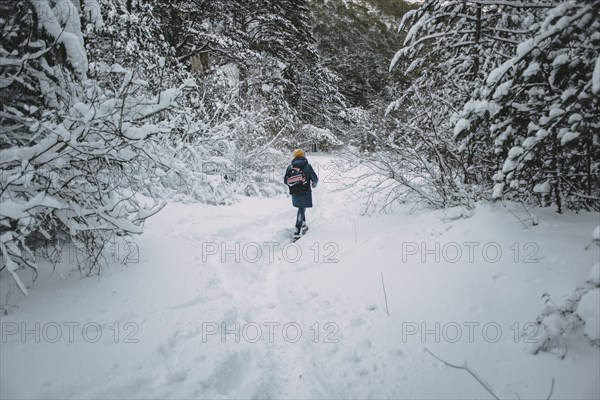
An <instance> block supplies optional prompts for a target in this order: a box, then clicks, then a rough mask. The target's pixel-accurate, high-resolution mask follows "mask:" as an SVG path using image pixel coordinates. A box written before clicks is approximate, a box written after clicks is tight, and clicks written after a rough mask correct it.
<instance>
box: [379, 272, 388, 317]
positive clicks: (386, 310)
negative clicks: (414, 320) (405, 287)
mask: <svg viewBox="0 0 600 400" xmlns="http://www.w3.org/2000/svg"><path fill="white" fill-rule="evenodd" d="M381 286H382V287H383V297H384V298H385V313H386V314H387V316H388V317H389V316H390V310H389V309H388V302H387V294H386V293H385V283H383V272H381Z"/></svg>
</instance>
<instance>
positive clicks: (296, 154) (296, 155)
mask: <svg viewBox="0 0 600 400" xmlns="http://www.w3.org/2000/svg"><path fill="white" fill-rule="evenodd" d="M300 157H304V151H303V150H300V149H296V150H294V158H300Z"/></svg>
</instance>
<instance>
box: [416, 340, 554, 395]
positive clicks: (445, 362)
mask: <svg viewBox="0 0 600 400" xmlns="http://www.w3.org/2000/svg"><path fill="white" fill-rule="evenodd" d="M425 351H426V352H428V353H429V354H431V355H432V356H433V357H435V358H436V359H437V360H438V361H440V362H442V363H444V365H446V366H448V367H452V368H456V369H464V370H465V371H467V372H468V373H469V374H471V376H472V377H473V378H475V379H476V380H477V382H479V383H480V384H481V386H483V387H484V388H485V390H487V391H488V392H489V393H490V394H491V395H492V396H493V397H494V398H495V399H496V400H500V398H499V397H498V396H496V395H495V394H494V392H492V389H490V387H489V386H488V385H486V384H485V382H483V381H482V380H481V378H479V377H478V376H477V374H476V373H475V372H473V371H471V370H470V369H469V367H462V366H460V365H454V364H450V363H449V362H447V361H444V360H442V359H441V358H439V357H438V356H436V355H435V354H433V353H432V352H431V351H429V349H428V348H427V347H425ZM552 381H553V382H554V379H552ZM552 386H553V387H554V384H553V385H552Z"/></svg>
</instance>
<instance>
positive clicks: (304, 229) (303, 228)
mask: <svg viewBox="0 0 600 400" xmlns="http://www.w3.org/2000/svg"><path fill="white" fill-rule="evenodd" d="M307 230H308V225H306V222H302V234H303V235H304V234H305V233H306V231H307Z"/></svg>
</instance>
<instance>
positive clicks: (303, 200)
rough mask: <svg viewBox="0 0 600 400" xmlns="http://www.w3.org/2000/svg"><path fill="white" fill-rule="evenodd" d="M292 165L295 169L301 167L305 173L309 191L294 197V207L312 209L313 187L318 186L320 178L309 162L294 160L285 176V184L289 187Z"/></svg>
mask: <svg viewBox="0 0 600 400" xmlns="http://www.w3.org/2000/svg"><path fill="white" fill-rule="evenodd" d="M292 165H293V166H294V167H299V168H301V169H302V171H304V175H306V179H307V183H308V185H307V186H308V189H307V190H306V191H305V192H301V193H299V194H293V195H292V205H293V206H294V207H305V208H310V207H312V191H311V187H312V185H315V186H317V183H318V182H319V177H318V176H317V174H315V171H314V170H313V167H312V166H311V165H310V164H309V163H308V160H307V159H306V158H304V157H298V158H294V159H293V160H292V164H291V165H288V167H287V169H286V171H285V175H284V176H283V183H285V184H286V185H287V176H288V173H289V172H290V170H291V169H292Z"/></svg>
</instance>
